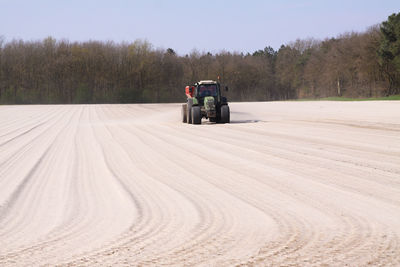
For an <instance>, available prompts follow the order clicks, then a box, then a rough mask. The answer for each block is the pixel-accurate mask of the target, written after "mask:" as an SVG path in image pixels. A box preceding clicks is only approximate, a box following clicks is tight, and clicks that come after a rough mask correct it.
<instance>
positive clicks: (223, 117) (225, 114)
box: [220, 105, 231, 123]
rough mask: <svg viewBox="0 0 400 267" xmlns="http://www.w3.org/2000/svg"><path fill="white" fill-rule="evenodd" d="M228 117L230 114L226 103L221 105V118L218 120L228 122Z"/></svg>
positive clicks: (229, 119)
mask: <svg viewBox="0 0 400 267" xmlns="http://www.w3.org/2000/svg"><path fill="white" fill-rule="evenodd" d="M230 117H231V116H230V111H229V106H228V105H223V106H222V107H221V120H220V122H222V123H229V122H230V121H231V118H230Z"/></svg>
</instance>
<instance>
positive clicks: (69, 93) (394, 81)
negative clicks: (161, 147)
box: [0, 13, 400, 104]
mask: <svg viewBox="0 0 400 267" xmlns="http://www.w3.org/2000/svg"><path fill="white" fill-rule="evenodd" d="M0 34H1V33H0ZM217 77H220V82H221V83H222V84H223V85H226V86H228V87H229V91H228V92H227V97H228V99H229V100H230V101H272V100H287V99H302V98H322V97H330V96H343V97H354V98H367V97H380V96H390V95H397V94H400V13H398V14H392V15H391V16H389V17H388V19H387V21H384V22H382V23H380V24H378V25H375V26H371V27H370V28H368V30H366V31H365V32H350V33H344V34H341V35H339V36H337V37H334V38H327V39H325V40H316V39H312V38H311V39H299V40H296V41H294V42H291V43H289V44H286V45H282V46H281V47H280V48H279V49H278V50H274V49H273V48H271V47H270V46H267V47H265V48H264V49H260V50H258V51H255V52H253V53H240V52H229V51H224V50H222V51H220V52H218V53H216V54H211V53H209V52H199V51H196V50H193V51H192V52H191V53H190V54H187V55H178V54H177V53H176V52H175V51H174V49H173V48H168V49H159V48H154V47H153V46H152V45H151V44H150V43H149V42H147V41H143V40H137V41H135V42H132V43H126V42H122V43H115V42H112V41H85V42H70V41H68V40H56V39H54V38H52V37H48V38H46V39H44V40H39V41H24V40H11V41H5V38H0V103H1V104H50V103H52V104H70V103H155V102H182V101H184V100H185V94H184V87H185V85H189V84H193V83H194V82H196V81H199V80H206V79H212V80H216V79H217Z"/></svg>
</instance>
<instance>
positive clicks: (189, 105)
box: [186, 98, 193, 124]
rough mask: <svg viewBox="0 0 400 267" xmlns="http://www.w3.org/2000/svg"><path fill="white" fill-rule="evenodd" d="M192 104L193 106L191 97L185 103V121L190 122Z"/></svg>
mask: <svg viewBox="0 0 400 267" xmlns="http://www.w3.org/2000/svg"><path fill="white" fill-rule="evenodd" d="M192 106H193V99H191V98H189V99H188V102H187V104H186V118H187V123H189V124H191V123H192Z"/></svg>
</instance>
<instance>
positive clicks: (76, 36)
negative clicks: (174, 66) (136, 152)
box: [0, 0, 400, 55]
mask: <svg viewBox="0 0 400 267" xmlns="http://www.w3.org/2000/svg"><path fill="white" fill-rule="evenodd" d="M398 12H400V0H375V1H372V0H364V1H363V0H347V1H346V0H335V1H328V0H326V1H324V0H298V1H294V0H282V1H278V0H275V1H270V0H265V1H261V0H247V1H245V0H243V1H239V0H230V1H228V0H214V1H212V0H197V1H190V0H186V1H185V0H165V1H163V0H147V1H145V0H142V1H137V0H131V1H128V0H125V1H124V0H112V1H105V0H97V1H95V0H87V1H85V0H70V1H61V0H58V1H57V0H35V1H28V0H25V1H22V0H0V36H2V38H3V39H5V41H11V40H13V39H23V40H29V41H30V40H40V39H43V38H46V37H48V36H52V37H54V38H56V39H68V40H70V41H87V40H101V41H114V42H117V43H119V42H123V41H125V42H133V41H135V40H137V39H141V40H146V41H148V42H150V43H151V44H152V45H153V47H154V48H162V49H167V48H172V49H174V50H175V51H176V52H177V53H178V54H180V55H185V54H187V53H190V52H192V51H193V50H194V49H195V50H197V51H199V52H211V53H216V52H219V51H222V50H225V51H231V52H244V53H247V52H249V53H252V52H254V51H256V50H258V49H263V48H264V47H266V46H271V47H273V48H274V49H279V47H280V46H281V45H282V44H289V43H290V42H293V41H295V40H296V39H307V38H315V39H325V38H331V37H336V36H338V35H339V34H342V33H346V32H351V31H356V32H362V31H365V30H367V28H368V27H370V26H372V25H375V24H377V23H381V22H382V21H385V20H387V17H388V16H389V15H391V14H392V13H398Z"/></svg>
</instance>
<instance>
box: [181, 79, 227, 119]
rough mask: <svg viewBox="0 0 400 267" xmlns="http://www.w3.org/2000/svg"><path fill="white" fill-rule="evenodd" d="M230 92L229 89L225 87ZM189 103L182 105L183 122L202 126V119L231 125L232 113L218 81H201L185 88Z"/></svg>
mask: <svg viewBox="0 0 400 267" xmlns="http://www.w3.org/2000/svg"><path fill="white" fill-rule="evenodd" d="M225 90H226V91H228V87H225ZM185 93H186V96H187V101H186V103H185V104H182V122H185V123H189V124H201V119H202V118H206V119H209V120H210V122H216V123H229V122H230V112H229V106H228V101H227V99H226V97H223V96H222V95H221V86H220V84H219V83H218V82H216V81H210V80H207V81H200V82H197V83H195V84H194V85H191V86H186V87H185Z"/></svg>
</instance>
